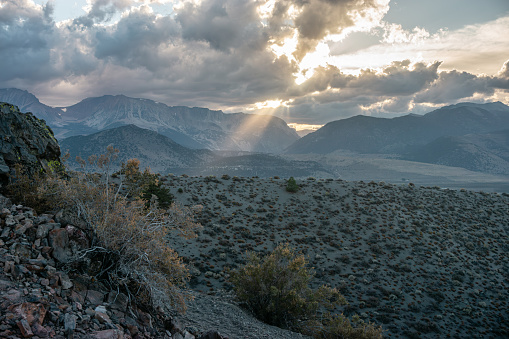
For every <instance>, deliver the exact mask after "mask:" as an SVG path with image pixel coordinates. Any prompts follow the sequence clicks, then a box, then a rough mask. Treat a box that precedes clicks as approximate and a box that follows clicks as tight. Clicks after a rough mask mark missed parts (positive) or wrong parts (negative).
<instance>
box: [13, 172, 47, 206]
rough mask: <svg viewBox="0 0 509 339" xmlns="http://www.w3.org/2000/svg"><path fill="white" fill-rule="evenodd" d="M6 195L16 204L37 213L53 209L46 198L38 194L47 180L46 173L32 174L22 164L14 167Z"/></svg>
mask: <svg viewBox="0 0 509 339" xmlns="http://www.w3.org/2000/svg"><path fill="white" fill-rule="evenodd" d="M9 179H10V180H9V184H8V185H7V187H6V189H5V191H6V192H5V194H6V195H7V196H8V197H9V198H10V199H11V200H12V201H13V202H15V203H17V204H22V205H24V206H30V207H32V208H33V209H35V210H36V212H37V213H42V212H45V211H48V210H50V209H51V206H50V203H49V202H48V199H46V197H44V196H41V195H40V194H39V193H38V190H39V187H40V186H41V185H42V183H43V182H44V180H45V174H44V173H42V172H41V173H33V174H30V173H29V172H28V171H27V170H26V169H25V168H24V167H23V165H21V164H16V165H15V167H14V176H12V177H11V178H9Z"/></svg>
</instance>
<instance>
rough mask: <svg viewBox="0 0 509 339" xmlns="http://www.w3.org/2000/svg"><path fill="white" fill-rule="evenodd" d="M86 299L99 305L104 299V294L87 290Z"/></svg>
mask: <svg viewBox="0 0 509 339" xmlns="http://www.w3.org/2000/svg"><path fill="white" fill-rule="evenodd" d="M86 300H87V301H88V302H89V303H91V304H92V305H99V304H102V302H103V300H104V294H102V293H101V292H99V291H95V290H88V291H87V298H86Z"/></svg>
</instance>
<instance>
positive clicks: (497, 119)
mask: <svg viewBox="0 0 509 339" xmlns="http://www.w3.org/2000/svg"><path fill="white" fill-rule="evenodd" d="M504 128H509V107H508V106H506V105H504V104H502V103H500V102H495V103H489V104H473V103H462V104H457V105H453V106H445V107H442V108H440V109H437V110H435V111H432V112H429V113H427V114H425V115H422V116H416V115H405V116H401V117H396V118H392V119H387V118H375V117H368V116H360V115H359V116H354V117H351V118H347V119H342V120H336V121H332V122H329V123H328V124H326V125H325V126H323V127H322V128H320V129H319V130H317V131H315V132H313V133H310V134H308V135H306V136H304V137H303V138H301V139H299V140H297V141H296V142H295V143H293V144H292V145H290V146H289V147H288V148H287V149H286V150H285V152H286V153H289V154H305V153H318V154H327V153H331V152H333V151H336V150H348V151H353V152H358V153H364V154H370V153H371V154H391V153H392V154H400V155H401V154H405V153H406V152H409V151H412V150H413V149H415V148H416V147H420V146H423V145H425V144H426V143H429V142H431V141H433V140H435V139H437V138H439V137H443V136H459V135H465V134H472V133H487V132H492V131H495V130H500V129H504Z"/></svg>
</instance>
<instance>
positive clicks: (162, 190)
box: [141, 182, 173, 209]
mask: <svg viewBox="0 0 509 339" xmlns="http://www.w3.org/2000/svg"><path fill="white" fill-rule="evenodd" d="M152 196H156V197H157V205H158V206H159V207H160V208H164V209H167V208H169V207H170V205H171V203H172V202H173V195H172V194H171V193H170V190H169V189H167V188H166V187H162V186H161V185H160V184H159V183H155V182H151V183H150V184H149V185H148V187H147V188H145V189H144V190H143V191H142V194H141V199H142V200H144V201H145V206H146V207H147V208H148V207H149V206H150V204H151V202H152Z"/></svg>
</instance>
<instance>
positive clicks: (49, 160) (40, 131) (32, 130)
mask: <svg viewBox="0 0 509 339" xmlns="http://www.w3.org/2000/svg"><path fill="white" fill-rule="evenodd" d="M16 164H20V165H22V166H23V168H24V170H26V171H27V174H28V175H32V174H35V173H39V172H47V171H50V170H54V169H55V168H59V167H61V163H60V147H59V146H58V142H57V140H56V139H55V136H54V135H53V131H52V130H51V128H50V127H49V126H48V125H46V122H45V121H44V120H42V119H38V118H37V117H35V116H34V115H33V114H32V113H21V112H20V110H19V108H18V107H17V106H14V105H11V104H8V103H5V102H0V187H1V186H2V185H5V184H6V183H7V182H8V180H9V176H11V175H13V174H14V168H15V166H16Z"/></svg>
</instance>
